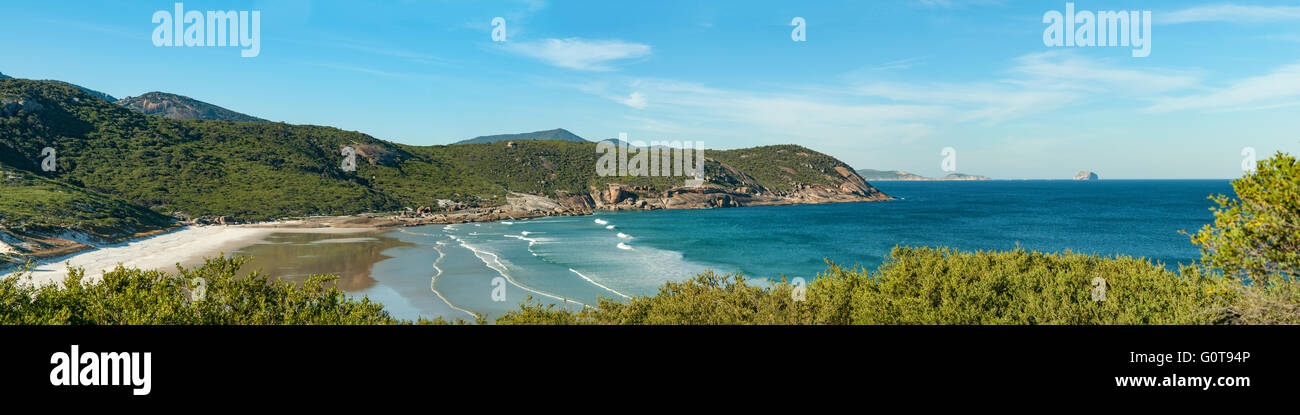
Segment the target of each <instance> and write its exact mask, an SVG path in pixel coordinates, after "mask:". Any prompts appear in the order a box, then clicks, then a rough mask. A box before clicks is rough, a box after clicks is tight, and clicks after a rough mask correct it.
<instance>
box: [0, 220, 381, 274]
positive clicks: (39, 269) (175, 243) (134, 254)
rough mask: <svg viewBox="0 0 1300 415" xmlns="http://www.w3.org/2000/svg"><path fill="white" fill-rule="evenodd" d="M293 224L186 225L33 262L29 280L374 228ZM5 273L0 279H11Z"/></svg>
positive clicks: (185, 261) (191, 261) (160, 265)
mask: <svg viewBox="0 0 1300 415" xmlns="http://www.w3.org/2000/svg"><path fill="white" fill-rule="evenodd" d="M293 224H294V223H293V222H264V223H260V224H251V225H206V226H184V227H180V228H177V229H175V230H172V231H170V232H165V233H161V234H157V235H152V236H147V237H144V238H140V239H133V240H130V241H126V242H120V243H114V244H107V245H100V246H94V247H89V249H85V250H81V251H79V252H76V253H70V254H66V255H62V256H59V257H56V258H49V259H43V260H39V261H36V263H35V267H34V268H33V269H32V271H31V274H30V279H27V281H29V282H31V283H33V284H35V285H38V286H40V285H46V284H50V283H56V284H57V283H62V281H63V279H64V278H65V277H67V275H68V271H69V268H70V267H72V268H82V269H84V270H85V280H87V281H98V280H99V278H100V277H101V276H102V275H103V274H104V272H105V271H111V270H113V269H114V268H116V267H117V266H118V265H121V266H123V267H126V268H139V269H141V270H165V271H174V267H175V266H177V264H180V265H182V266H193V265H196V264H198V263H201V261H202V260H203V258H205V257H213V256H215V255H217V253H230V252H233V251H236V250H239V249H241V248H243V247H246V246H249V245H252V244H255V243H257V242H259V241H261V240H263V238H265V237H266V236H268V235H270V234H272V233H285V232H303V233H331V234H349V233H362V232H368V231H373V230H375V229H376V228H372V227H320V228H303V227H293V226H288V227H285V226H282V225H293ZM14 271H16V270H15V269H9V270H5V271H4V272H5V273H4V274H2V275H0V278H9V277H12V276H14V275H15V274H14Z"/></svg>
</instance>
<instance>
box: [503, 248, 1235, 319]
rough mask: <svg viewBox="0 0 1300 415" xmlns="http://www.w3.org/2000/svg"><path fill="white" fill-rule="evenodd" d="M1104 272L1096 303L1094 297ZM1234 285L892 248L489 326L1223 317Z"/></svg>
mask: <svg viewBox="0 0 1300 415" xmlns="http://www.w3.org/2000/svg"><path fill="white" fill-rule="evenodd" d="M1095 277H1102V278H1104V279H1105V283H1106V288H1107V289H1106V293H1105V299H1104V300H1102V301H1094V300H1093V299H1092V291H1093V289H1094V287H1093V285H1092V281H1093V279H1094V278H1095ZM1233 287H1234V282H1232V281H1231V280H1229V279H1225V278H1222V277H1218V276H1215V275H1210V274H1206V273H1203V272H1201V271H1200V270H1198V269H1196V268H1193V267H1187V268H1185V269H1184V270H1183V275H1181V276H1180V275H1178V274H1174V273H1172V272H1170V271H1168V270H1166V269H1164V268H1163V267H1162V266H1159V265H1158V264H1156V265H1153V264H1151V263H1150V262H1148V261H1146V260H1144V259H1137V258H1130V257H1117V258H1100V257H1095V256H1089V255H1081V254H1074V253H1064V254H1043V253H1037V252H1027V251H1024V250H1015V251H1009V252H976V253H960V252H955V251H952V250H949V249H933V248H906V247H898V248H894V250H893V251H892V252H891V253H890V255H889V258H888V260H887V261H886V262H885V264H884V265H882V266H881V267H880V269H879V270H878V271H877V272H875V273H868V272H866V271H863V270H849V269H845V268H842V267H839V266H835V265H833V264H832V265H831V266H830V269H829V270H828V271H827V272H826V273H823V274H821V275H820V276H819V277H818V278H817V279H816V280H814V281H813V282H812V283H811V284H809V285H808V291H807V293H806V297H805V298H806V301H795V300H794V298H793V297H794V296H793V295H792V293H793V289H794V287H793V286H791V285H789V284H787V283H784V282H782V283H776V284H773V285H772V286H770V287H757V286H754V285H750V284H747V283H746V282H745V279H744V278H743V277H741V276H737V275H726V276H718V275H715V274H713V273H712V272H708V273H705V274H702V275H700V276H698V277H696V278H694V279H691V280H688V281H683V282H669V283H666V284H664V286H663V287H662V288H660V290H659V293H658V294H657V295H655V296H652V297H649V296H642V297H635V298H632V299H630V300H627V301H625V302H615V301H610V300H602V301H601V302H600V306H599V307H597V308H595V309H585V310H582V311H578V312H571V311H568V310H563V309H556V308H551V307H546V306H542V305H541V304H538V303H531V304H524V305H523V306H522V307H521V309H520V310H519V311H517V312H512V313H508V314H506V315H504V316H501V317H500V318H498V319H497V323H498V324H1209V323H1218V322H1225V310H1228V309H1229V306H1230V305H1231V304H1232V302H1233V300H1234V299H1235V298H1236V297H1237V295H1238V293H1237V291H1235V290H1234V289H1233Z"/></svg>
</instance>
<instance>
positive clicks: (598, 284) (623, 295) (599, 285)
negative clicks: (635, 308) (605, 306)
mask: <svg viewBox="0 0 1300 415" xmlns="http://www.w3.org/2000/svg"><path fill="white" fill-rule="evenodd" d="M569 271H573V273H574V274H578V276H579V277H582V279H584V280H587V282H589V283H592V284H595V285H596V286H597V287H600V288H604V289H605V291H609V292H612V293H614V294H618V295H619V296H620V297H623V298H632V297H628V296H627V294H623V293H621V292H618V291H615V290H614V289H613V288H609V287H606V286H605V284H601V283H598V282H596V280H593V279H591V278H588V277H587V276H586V275H582V273H581V272H578V270H576V269H573V268H569Z"/></svg>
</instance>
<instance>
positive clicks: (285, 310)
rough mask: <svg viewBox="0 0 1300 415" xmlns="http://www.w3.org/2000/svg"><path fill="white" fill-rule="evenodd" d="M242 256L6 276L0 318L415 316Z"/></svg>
mask: <svg viewBox="0 0 1300 415" xmlns="http://www.w3.org/2000/svg"><path fill="white" fill-rule="evenodd" d="M243 263H244V260H243V259H240V258H214V259H209V260H208V261H207V262H206V263H205V264H203V265H201V266H198V267H194V268H191V269H184V268H179V269H178V271H177V272H176V273H166V272H160V271H141V270H138V269H124V268H122V267H118V268H117V269H115V270H113V271H110V272H107V273H105V274H104V275H103V277H102V280H101V281H98V282H95V283H91V282H89V281H86V280H84V272H83V271H82V270H79V269H77V270H73V271H72V272H70V273H69V274H68V276H67V278H66V279H64V280H63V282H62V286H59V285H54V284H50V285H45V286H41V287H34V286H33V284H31V283H30V281H29V280H27V279H25V278H21V277H19V278H5V279H0V324H226V325H230V324H409V323H411V322H409V321H403V320H398V319H394V318H392V317H391V316H389V315H388V313H387V312H385V311H384V310H383V306H382V305H380V304H378V303H374V302H371V301H370V300H369V299H367V298H361V299H354V298H352V297H350V296H348V295H347V294H345V293H344V292H343V291H342V290H340V289H338V288H337V287H334V286H333V283H332V282H333V281H334V280H335V279H336V278H337V277H334V276H321V275H314V276H311V277H310V278H308V280H307V282H306V283H304V284H302V286H297V285H294V284H291V283H287V282H280V281H277V280H273V279H269V278H267V276H266V275H265V274H261V273H254V274H252V275H249V276H247V277H237V272H238V270H239V267H240V265H242V264H243ZM200 281H202V282H200ZM419 323H422V324H444V323H446V322H445V321H443V320H433V321H430V320H420V321H419Z"/></svg>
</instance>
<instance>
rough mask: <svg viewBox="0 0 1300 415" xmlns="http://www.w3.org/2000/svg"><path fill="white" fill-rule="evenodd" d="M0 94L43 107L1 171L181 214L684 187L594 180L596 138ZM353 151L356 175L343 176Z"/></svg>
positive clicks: (13, 122)
mask: <svg viewBox="0 0 1300 415" xmlns="http://www.w3.org/2000/svg"><path fill="white" fill-rule="evenodd" d="M0 95H4V96H11V97H18V98H25V99H32V100H35V101H36V102H39V103H40V104H41V106H42V107H43V109H42V110H40V111H34V112H28V111H22V112H19V113H18V114H17V115H14V116H9V117H0V163H5V164H7V165H9V166H11V167H13V168H16V169H21V170H26V171H28V172H30V173H32V174H36V175H39V176H41V177H44V178H47V179H50V180H56V181H60V182H63V183H67V184H69V185H72V186H74V187H79V188H83V189H86V190H89V191H93V192H97V193H102V194H105V195H111V196H116V197H119V198H122V199H125V200H127V201H129V202H131V203H134V204H138V205H141V206H144V207H147V208H150V209H153V210H154V211H157V212H159V213H162V214H165V215H170V216H175V217H178V218H191V217H200V216H231V217H233V218H234V219H237V220H268V219H277V218H284V217H298V216H311V215H346V214H356V213H363V212H384V211H396V210H400V209H403V208H407V207H410V208H417V207H420V206H437V205H438V203H437V201H438V200H439V199H448V200H453V201H457V202H461V203H464V204H466V205H468V206H495V205H500V204H503V203H505V196H506V195H508V194H509V192H523V193H530V194H538V195H543V196H556V195H558V194H559V192H568V193H569V194H585V193H588V192H590V191H592V190H595V189H601V188H603V187H605V185H606V184H608V183H614V182H617V183H622V184H627V185H632V186H643V187H646V188H649V189H652V190H666V189H668V188H671V187H674V186H681V185H682V180H683V178H681V177H674V178H668V177H635V178H630V177H600V176H597V175H596V170H595V166H596V160H597V157H598V155H597V154H596V151H595V149H596V143H592V142H586V141H565V140H564V139H557V140H549V141H535V140H526V141H517V142H515V145H513V146H509V145H507V144H506V143H500V142H498V143H488V144H464V145H449V146H409V145H402V144H397V143H392V142H388V141H384V140H379V139H376V138H374V137H371V136H369V135H365V134H362V133H358V132H353V131H343V130H339V129H336V128H331V127H321V126H311V125H289V124H284V123H270V122H238V123H236V122H228V121H214V120H203V119H192V120H177V119H168V118H163V117H158V116H150V115H144V114H140V113H137V112H134V111H131V110H128V109H127V108H124V107H123V106H120V105H115V104H112V103H108V102H106V101H103V100H100V99H97V98H95V97H94V96H92V95H90V94H88V93H86V92H85V91H83V90H81V89H79V88H77V87H74V86H71V85H68V84H63V83H57V82H42V81H28V80H20V79H2V80H0ZM561 131H562V130H561ZM561 138H562V137H561ZM349 146H350V147H353V148H355V149H356V150H357V155H358V158H357V169H356V171H355V172H349V171H344V170H343V168H342V161H343V156H342V154H341V150H342V149H343V148H344V147H349ZM45 147H52V148H55V149H56V150H57V151H58V170H57V171H55V172H44V171H41V170H40V168H39V162H40V160H41V156H40V154H41V150H42V149H43V148H45ZM707 154H708V157H710V158H713V159H715V160H714V161H710V162H708V163H706V168H705V171H706V175H708V176H710V177H711V178H716V181H717V182H718V183H719V184H721V185H723V186H729V187H738V186H750V187H753V186H756V185H757V186H765V187H766V188H769V189H772V190H788V189H791V188H793V187H794V186H795V185H796V184H815V183H821V184H831V185H833V186H838V184H839V183H840V182H841V181H843V178H842V177H841V176H840V175H839V174H837V173H836V172H835V171H834V167H836V166H842V167H844V168H847V165H844V164H843V163H841V162H839V161H838V160H835V159H834V158H831V157H829V156H826V155H823V154H820V153H817V152H814V151H812V150H809V149H806V148H803V147H798V146H773V147H760V148H754V149H744V150H728V151H710V152H708V153H707ZM719 162H722V163H728V164H730V165H731V166H730V167H727V166H724V165H722V164H721V163H719ZM731 163H735V164H731ZM751 171H752V172H751Z"/></svg>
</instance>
